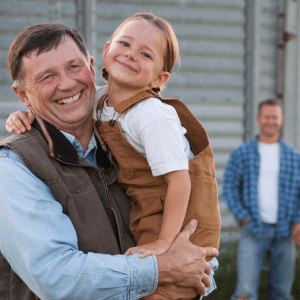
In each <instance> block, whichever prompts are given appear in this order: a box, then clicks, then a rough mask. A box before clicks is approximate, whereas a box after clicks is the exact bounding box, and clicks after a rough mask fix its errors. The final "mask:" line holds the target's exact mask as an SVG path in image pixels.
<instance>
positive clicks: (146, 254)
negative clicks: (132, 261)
mask: <svg viewBox="0 0 300 300" xmlns="http://www.w3.org/2000/svg"><path fill="white" fill-rule="evenodd" d="M152 254H155V253H154V251H153V250H145V251H141V255H140V258H143V257H146V256H149V255H152Z"/></svg>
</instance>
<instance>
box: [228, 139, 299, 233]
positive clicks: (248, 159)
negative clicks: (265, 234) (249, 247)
mask: <svg viewBox="0 0 300 300" xmlns="http://www.w3.org/2000/svg"><path fill="white" fill-rule="evenodd" d="M257 147H258V141H257V137H255V138H254V139H252V140H250V141H248V142H246V143H244V144H242V145H241V146H240V147H238V148H237V149H236V150H234V151H233V152H232V154H231V156H230V159H229V161H228V163H227V166H226V169H225V174H224V179H223V199H224V201H225V202H226V203H227V205H228V207H229V209H230V210H231V212H232V213H233V215H234V216H235V217H236V219H237V222H238V223H240V222H241V221H242V219H243V217H244V216H247V217H248V224H249V229H250V230H251V231H252V232H253V233H254V234H256V235H257V236H260V234H261V233H262V230H263V226H262V223H261V221H260V218H259V208H258V201H257V184H258V173H259V159H260V158H259V154H258V150H257ZM278 201H279V203H278V221H277V223H276V231H275V234H276V237H277V238H286V237H288V236H290V234H291V226H292V225H293V224H294V223H299V222H300V154H299V152H298V151H297V150H296V149H294V148H293V147H291V146H289V145H288V144H286V143H285V142H283V141H282V140H280V167H279V191H278Z"/></svg>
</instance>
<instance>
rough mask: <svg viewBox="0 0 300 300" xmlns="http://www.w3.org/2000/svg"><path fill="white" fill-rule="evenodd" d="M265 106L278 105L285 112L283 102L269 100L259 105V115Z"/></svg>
mask: <svg viewBox="0 0 300 300" xmlns="http://www.w3.org/2000/svg"><path fill="white" fill-rule="evenodd" d="M264 105H278V106H280V107H281V110H282V111H283V105H282V101H281V100H277V99H273V98H269V99H266V100H263V101H261V102H260V103H259V104H258V113H260V110H261V108H262V107H263V106H264Z"/></svg>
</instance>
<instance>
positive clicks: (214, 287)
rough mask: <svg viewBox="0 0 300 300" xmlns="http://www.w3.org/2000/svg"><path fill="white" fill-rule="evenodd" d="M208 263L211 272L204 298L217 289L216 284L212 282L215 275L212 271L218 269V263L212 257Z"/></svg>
mask: <svg viewBox="0 0 300 300" xmlns="http://www.w3.org/2000/svg"><path fill="white" fill-rule="evenodd" d="M209 263H210V265H211V272H210V275H209V280H210V287H208V288H206V292H205V296H207V295H209V294H210V293H211V292H212V291H213V290H215V289H216V288H217V285H216V282H215V280H214V274H215V272H214V271H215V270H216V269H217V268H218V266H219V262H218V260H217V259H216V258H215V257H214V258H213V259H212V260H210V261H209Z"/></svg>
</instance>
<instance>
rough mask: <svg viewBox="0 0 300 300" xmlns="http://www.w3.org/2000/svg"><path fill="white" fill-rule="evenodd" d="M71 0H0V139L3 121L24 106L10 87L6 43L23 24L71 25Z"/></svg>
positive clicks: (7, 43) (1, 137)
mask: <svg viewBox="0 0 300 300" xmlns="http://www.w3.org/2000/svg"><path fill="white" fill-rule="evenodd" d="M75 13H76V9H75V2H74V1H73V0H32V1H27V0H26V1H22V0H18V1H17V0H10V1H7V0H0V37H1V39H0V89H1V93H0V140H2V139H3V138H4V137H6V136H8V133H7V132H6V130H5V127H4V126H5V120H6V118H7V117H8V115H9V114H10V113H11V112H13V111H16V110H18V109H23V110H24V108H25V106H24V105H23V104H22V103H21V100H19V98H18V97H17V96H16V95H15V93H14V92H13V90H12V89H11V85H12V80H11V77H10V73H9V71H8V68H7V63H6V58H7V53H8V49H9V47H10V44H11V43H12V41H13V40H14V38H15V37H16V36H17V35H18V33H19V32H20V31H21V30H22V29H24V28H25V27H27V26H30V25H33V24H37V23H47V22H62V23H65V24H67V25H69V26H72V27H75Z"/></svg>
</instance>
